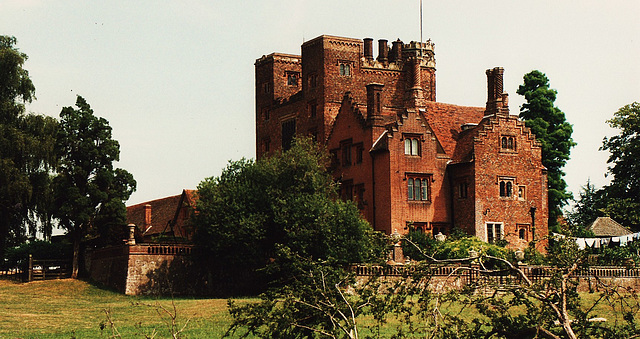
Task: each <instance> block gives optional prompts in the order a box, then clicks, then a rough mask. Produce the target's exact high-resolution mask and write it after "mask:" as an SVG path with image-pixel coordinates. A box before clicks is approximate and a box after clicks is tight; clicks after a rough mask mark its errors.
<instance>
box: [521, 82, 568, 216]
mask: <svg viewBox="0 0 640 339" xmlns="http://www.w3.org/2000/svg"><path fill="white" fill-rule="evenodd" d="M517 93H518V94H520V95H523V96H524V98H525V100H526V101H527V102H525V103H524V104H523V105H522V107H521V108H520V118H521V119H522V120H524V121H525V125H526V126H527V127H529V128H530V129H531V131H532V132H533V133H534V134H535V136H536V139H537V140H538V141H539V142H540V144H541V146H542V164H543V165H544V166H545V167H546V168H547V171H548V172H547V173H548V174H547V175H548V188H549V225H550V226H551V227H555V226H556V225H557V224H558V217H560V216H561V215H562V207H563V206H564V205H565V204H566V203H567V201H568V200H569V199H570V198H571V193H569V192H567V183H566V182H565V180H564V178H563V177H564V172H563V171H562V168H563V167H564V165H565V164H566V162H567V160H569V153H570V152H571V147H573V146H575V145H576V144H575V142H574V141H573V139H572V138H571V134H572V133H573V127H572V126H571V124H569V123H568V122H567V120H566V118H565V115H564V113H563V112H562V111H561V110H560V109H558V108H557V107H555V106H554V102H555V100H556V95H557V91H556V90H555V89H551V88H549V79H548V78H547V76H546V75H545V74H544V73H542V72H540V71H537V70H534V71H531V72H529V73H527V74H525V75H524V84H522V85H520V87H518V91H517Z"/></svg>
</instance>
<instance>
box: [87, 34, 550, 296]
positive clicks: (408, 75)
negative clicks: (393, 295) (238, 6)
mask: <svg viewBox="0 0 640 339" xmlns="http://www.w3.org/2000/svg"><path fill="white" fill-rule="evenodd" d="M373 47H374V45H373V39H370V38H367V39H363V40H360V39H352V38H343V37H334V36H326V35H323V36H320V37H317V38H315V39H313V40H309V41H307V42H305V43H303V44H302V51H301V52H302V53H301V55H291V54H282V53H272V54H269V55H266V56H263V57H261V58H259V59H258V60H257V61H256V62H255V72H256V77H255V79H256V83H255V96H256V97H255V100H256V101H255V102H256V111H255V119H256V126H255V128H256V155H257V158H258V159H260V158H264V157H268V156H269V155H270V154H273V153H274V152H277V151H278V150H283V149H284V150H286V149H288V148H289V147H290V146H291V143H292V141H293V139H294V137H295V136H296V135H308V136H311V137H312V138H313V139H315V140H316V141H317V142H318V143H319V144H321V145H323V146H325V147H326V149H327V150H328V151H329V152H330V155H331V163H330V171H331V173H332V175H333V176H334V178H335V180H336V181H337V182H339V184H340V186H339V187H340V195H341V197H342V198H343V199H345V200H352V201H353V202H354V203H355V204H356V205H357V207H358V208H359V209H360V212H361V214H362V216H363V217H364V218H365V219H366V220H368V221H369V223H370V224H371V225H372V226H373V228H374V229H376V230H379V231H382V232H385V233H387V234H405V233H407V232H409V230H411V229H415V230H419V231H423V232H425V233H429V234H433V235H437V234H439V233H442V234H445V235H446V234H449V233H450V232H451V231H452V230H453V229H462V230H464V231H465V232H467V233H468V234H470V235H475V236H476V237H478V238H479V239H481V240H484V241H486V242H495V241H497V240H500V239H504V240H506V241H507V242H508V246H509V247H511V248H523V247H525V246H527V244H529V243H530V242H532V241H533V242H534V243H535V244H537V245H539V246H536V248H537V249H538V250H543V251H544V245H545V244H546V242H545V241H544V240H543V239H545V238H546V235H547V233H548V225H547V218H548V208H547V173H546V169H545V167H544V166H543V165H542V161H541V148H540V145H539V144H538V142H537V141H536V139H535V137H534V136H533V134H532V133H531V132H530V131H529V129H527V128H526V127H525V126H524V123H523V122H522V121H520V120H519V118H518V117H517V116H516V115H511V114H510V113H509V105H508V96H507V94H506V93H504V92H503V72H504V70H503V69H502V68H493V69H490V70H487V71H486V74H487V89H488V90H487V102H486V104H485V106H484V107H465V106H458V105H453V104H447V103H440V102H437V101H436V68H435V54H434V44H433V43H431V42H430V41H427V42H411V43H408V44H405V43H403V42H402V41H400V40H397V41H394V42H392V43H391V45H389V44H388V41H387V40H379V41H378V47H377V50H378V53H377V57H375V58H374V53H373V49H374V48H373ZM465 85H466V83H465ZM478 86H481V84H478ZM197 194H198V193H197V191H192V190H183V191H182V193H181V194H179V195H175V196H171V197H165V198H160V199H156V200H152V201H148V202H144V203H141V204H137V205H133V206H128V207H127V223H128V224H129V226H128V232H127V233H128V237H127V239H125V242H124V243H123V244H122V245H119V246H112V247H107V248H96V249H93V250H92V251H91V253H90V254H88V255H87V260H86V262H85V266H86V269H87V271H88V272H90V277H91V279H92V280H94V281H98V282H101V283H103V284H105V285H108V286H112V287H114V288H116V289H117V290H119V291H121V292H124V293H127V294H145V293H157V292H159V293H166V289H165V286H164V285H163V284H164V283H163V282H165V281H169V280H167V279H166V278H163V277H168V276H172V277H182V278H180V279H174V280H171V281H170V282H169V285H172V291H174V292H178V293H191V292H192V291H195V290H198V289H199V288H202V286H199V287H198V286H191V283H195V282H198V281H201V280H202V279H200V278H197V277H196V276H197V274H198V272H199V270H198V269H195V268H194V267H192V266H190V264H189V262H190V261H189V260H188V257H189V256H190V255H191V251H192V249H193V245H192V243H191V240H192V238H193V231H194V230H193V228H192V227H191V225H190V222H189V217H190V215H191V212H192V211H193V210H194V208H195V205H196V201H197V199H198V198H197ZM393 256H394V258H396V257H395V252H394V254H393ZM185 277H188V278H185ZM177 282H183V283H185V286H182V287H177V285H176V284H175V283H177ZM196 285H197V284H196Z"/></svg>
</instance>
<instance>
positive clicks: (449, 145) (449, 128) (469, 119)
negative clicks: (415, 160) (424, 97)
mask: <svg viewBox="0 0 640 339" xmlns="http://www.w3.org/2000/svg"><path fill="white" fill-rule="evenodd" d="M425 109H426V112H425V117H426V118H427V122H428V123H429V126H431V128H432V129H433V132H434V133H435V134H436V138H438V141H439V142H440V144H441V145H442V148H444V151H445V152H446V153H447V154H448V155H450V156H451V157H453V155H454V153H458V155H459V156H461V155H462V153H460V152H462V151H463V150H464V149H465V147H463V148H460V149H458V150H457V152H456V144H457V143H458V140H459V139H460V140H461V141H463V142H464V143H465V144H466V143H468V141H464V138H465V137H464V135H463V136H462V137H463V138H460V133H461V132H462V125H465V124H469V123H475V124H477V123H480V121H481V120H482V118H483V117H484V110H485V108H484V107H468V106H458V105H452V104H445V103H440V102H434V101H428V102H427V103H426V105H425ZM464 134H469V133H464ZM462 146H464V145H462ZM469 146H471V145H470V144H469ZM468 151H470V149H469V150H468ZM467 153H468V152H467ZM462 157H464V156H462Z"/></svg>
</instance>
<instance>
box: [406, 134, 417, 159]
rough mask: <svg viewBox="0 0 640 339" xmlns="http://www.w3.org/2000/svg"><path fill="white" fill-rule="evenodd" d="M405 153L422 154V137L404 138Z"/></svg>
mask: <svg viewBox="0 0 640 339" xmlns="http://www.w3.org/2000/svg"><path fill="white" fill-rule="evenodd" d="M404 154H406V155H420V138H418V137H415V138H414V137H411V138H405V139H404Z"/></svg>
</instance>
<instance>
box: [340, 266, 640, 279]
mask: <svg viewBox="0 0 640 339" xmlns="http://www.w3.org/2000/svg"><path fill="white" fill-rule="evenodd" d="M416 269H417V268H416V266H414V265H392V266H376V265H373V266H371V265H352V266H351V270H352V271H353V272H354V273H355V274H356V275H357V276H374V275H380V276H389V277H394V276H395V277H400V276H406V275H410V274H411V273H413V272H414V271H415V270H416ZM423 269H424V270H425V272H424V274H426V275H429V276H434V277H448V276H469V278H470V280H475V278H477V277H478V276H479V275H481V276H487V277H493V278H494V279H497V280H505V281H506V280H509V279H513V278H517V277H515V276H514V275H513V273H512V272H509V271H507V270H504V271H496V272H492V273H491V274H481V273H479V271H478V269H479V267H477V266H474V265H471V266H470V265H466V266H465V265H433V266H428V267H426V268H423ZM520 269H522V271H523V272H524V273H525V275H526V276H527V277H528V278H529V279H531V280H534V281H537V280H540V279H543V278H548V277H550V276H551V275H552V272H553V268H552V267H549V266H521V267H520ZM573 276H574V277H595V278H635V279H638V278H640V268H628V267H624V266H591V267H588V268H584V269H580V270H578V271H576V272H575V273H574V274H573Z"/></svg>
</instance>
